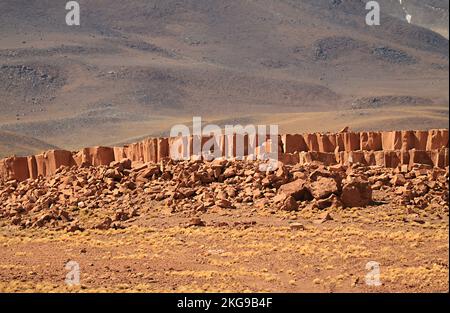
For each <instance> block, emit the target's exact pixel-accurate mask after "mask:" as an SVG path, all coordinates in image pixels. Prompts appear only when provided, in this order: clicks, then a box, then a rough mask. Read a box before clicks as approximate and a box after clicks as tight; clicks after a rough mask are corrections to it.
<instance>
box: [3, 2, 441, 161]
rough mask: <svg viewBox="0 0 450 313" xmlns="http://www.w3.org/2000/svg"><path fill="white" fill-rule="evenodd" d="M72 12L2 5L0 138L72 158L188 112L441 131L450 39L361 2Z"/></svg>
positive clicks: (153, 131) (106, 6) (94, 6)
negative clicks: (73, 17)
mask: <svg viewBox="0 0 450 313" xmlns="http://www.w3.org/2000/svg"><path fill="white" fill-rule="evenodd" d="M423 2H427V1H423ZM431 2H435V1H430V3H431ZM79 3H80V6H81V26H79V27H69V26H67V25H66V24H65V14H66V12H67V11H66V10H65V8H64V3H62V2H61V1H55V0H53V1H51V0H47V1H25V0H18V1H17V0H16V1H12V0H3V1H1V2H0V12H2V13H1V14H0V25H2V26H1V34H2V36H1V37H0V95H1V97H0V130H2V131H8V132H12V133H16V134H21V135H25V136H31V137H34V138H37V139H41V140H44V141H46V142H49V143H51V144H55V145H57V146H61V147H64V148H69V149H70V148H73V149H75V148H78V147H81V146H87V145H98V144H103V145H106V144H114V143H117V142H124V141H127V140H131V139H132V138H137V137H140V136H145V135H158V134H160V133H164V132H167V130H169V129H170V127H171V126H172V125H173V124H174V123H178V122H185V121H189V120H191V118H192V115H194V114H195V115H201V116H202V117H204V118H205V119H207V120H210V121H213V120H219V121H223V122H227V121H234V122H242V123H249V122H254V123H256V122H261V121H265V122H271V123H275V122H277V123H280V122H281V123H280V124H281V130H282V131H283V130H286V131H291V132H292V131H303V130H305V128H306V127H305V126H304V125H303V124H302V123H298V124H292V123H291V124H289V125H288V126H289V127H288V128H286V129H283V124H286V123H284V118H283V114H286V113H290V114H293V115H291V117H295V118H297V119H298V118H300V119H301V118H302V117H303V116H315V118H316V119H319V120H321V119H326V120H328V121H329V122H330V123H329V124H328V125H327V127H328V128H329V130H335V128H336V127H338V126H339V125H340V124H342V123H350V124H352V123H356V124H358V123H359V125H361V123H362V121H364V120H365V119H366V118H367V116H378V114H380V115H379V116H380V118H378V119H376V118H375V119H371V121H372V124H370V125H369V128H384V127H391V125H394V126H395V128H403V127H404V126H408V128H409V124H410V123H409V121H411V119H410V118H408V120H405V116H404V114H402V112H405V111H408V112H410V113H409V114H410V115H412V117H416V118H417V121H416V122H417V123H418V125H424V127H425V128H429V127H445V124H448V109H446V108H444V106H445V105H446V104H447V103H448V87H447V86H448V40H447V39H446V38H444V37H443V36H441V35H439V34H437V33H435V32H433V31H430V30H428V29H426V28H422V27H419V26H416V25H413V24H408V23H407V22H406V21H405V19H404V17H401V16H400V15H396V13H395V10H394V9H395V8H394V7H392V8H391V7H388V6H387V4H386V5H385V3H384V2H383V1H380V3H381V5H382V23H381V25H380V26H377V27H369V26H367V25H366V24H365V14H366V13H367V11H366V10H365V1H362V0H347V1H341V0H314V1H313V0H306V1H294V0H282V1H275V0H258V1H244V0H237V1H232V2H224V1H211V0H188V1H175V0H164V1H163V0H160V1H136V0H132V1H126V2H125V1H118V0H108V1H106V0H89V1H87V0H84V1H83V0H80V1H79ZM386 3H387V2H386ZM407 3H408V2H407ZM383 8H387V9H386V10H388V12H386V11H383ZM444 10H445V8H444ZM446 10H447V12H448V8H446ZM397 16H398V17H397ZM413 21H414V20H413ZM430 28H432V29H434V28H433V27H430ZM386 97H387V98H386ZM380 99H381V100H380ZM383 99H389V101H384V100H383ZM380 103H381V106H382V108H381V109H380ZM391 106H396V109H393V110H392V111H391V110H390V107H391ZM418 106H422V107H423V106H425V108H424V109H423V110H422V109H421V110H418V109H416V108H417V107H418ZM398 108H400V109H398ZM365 110H369V111H365ZM377 110H381V111H382V112H379V111H377ZM418 112H420V113H418ZM436 112H439V113H437V114H436ZM294 113H295V114H294ZM391 113H392V116H390V114H391ZM304 114H305V115H304ZM268 116H269V118H268ZM381 116H384V117H385V118H381ZM360 117H362V119H360ZM333 120H338V122H336V123H333ZM386 120H388V123H387V124H385V121H386ZM408 123H409V124H408ZM315 125H316V126H317V127H322V126H324V125H323V124H322V123H315ZM308 130H311V129H310V128H308ZM313 130H314V129H313ZM2 152H3V154H4V151H2ZM0 154H1V153H0Z"/></svg>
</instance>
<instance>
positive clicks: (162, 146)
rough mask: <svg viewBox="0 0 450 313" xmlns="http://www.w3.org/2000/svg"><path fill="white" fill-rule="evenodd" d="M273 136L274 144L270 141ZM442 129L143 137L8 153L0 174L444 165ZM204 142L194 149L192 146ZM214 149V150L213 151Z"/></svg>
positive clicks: (445, 139)
mask: <svg viewBox="0 0 450 313" xmlns="http://www.w3.org/2000/svg"><path fill="white" fill-rule="evenodd" d="M275 139H278V145H277V146H276V147H274V145H275ZM448 140H449V135H448V129H435V130H430V131H412V130H406V131H384V132H360V133H356V132H350V131H349V130H348V128H347V129H344V130H343V131H341V132H339V133H313V134H286V135H282V136H278V138H270V136H266V138H264V140H261V138H258V136H251V135H223V136H221V137H220V140H217V141H216V140H215V139H214V138H213V137H201V138H199V137H198V138H195V137H193V136H191V137H188V138H182V137H178V138H147V139H145V140H143V141H141V142H137V143H132V144H129V145H125V146H123V147H91V148H84V149H82V150H80V151H77V152H70V151H64V150H52V151H47V152H44V153H42V154H39V155H35V156H29V157H10V158H6V159H3V160H0V179H4V180H9V179H15V180H18V181H23V180H26V179H28V178H32V179H36V178H37V177H39V176H44V177H45V176H49V175H52V174H54V173H55V172H56V170H57V169H58V168H61V167H64V166H65V167H71V166H75V165H76V166H101V165H109V164H110V163H111V162H113V161H121V160H123V159H129V160H131V161H132V162H134V163H136V164H142V163H160V162H162V161H165V160H168V159H170V158H174V157H175V156H179V157H180V159H184V160H189V159H204V160H212V159H214V158H217V157H225V158H236V157H239V156H240V153H238V152H239V151H238V147H241V149H242V151H243V156H244V157H243V158H244V159H247V160H256V159H258V158H259V157H260V156H261V155H263V154H268V153H275V154H278V160H280V161H282V162H283V163H284V164H289V165H294V164H297V163H299V164H309V163H314V162H316V163H322V164H325V165H333V164H355V163H359V164H362V165H365V166H381V167H387V168H396V167H398V166H401V165H406V166H408V167H409V168H412V167H413V166H414V165H415V164H424V165H428V166H430V167H440V168H444V167H447V166H448V165H449V162H448ZM196 143H199V145H200V147H204V146H206V147H207V149H206V150H207V151H206V152H205V151H204V153H203V154H202V153H195V151H196V149H194V145H196ZM217 149H219V151H217Z"/></svg>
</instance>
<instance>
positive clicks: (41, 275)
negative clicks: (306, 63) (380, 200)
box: [0, 204, 449, 292]
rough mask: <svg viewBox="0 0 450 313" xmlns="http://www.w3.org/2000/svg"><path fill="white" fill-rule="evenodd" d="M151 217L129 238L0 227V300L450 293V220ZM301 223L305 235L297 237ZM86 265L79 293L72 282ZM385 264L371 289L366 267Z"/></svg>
mask: <svg viewBox="0 0 450 313" xmlns="http://www.w3.org/2000/svg"><path fill="white" fill-rule="evenodd" d="M163 212H164V211H160V210H159V209H158V208H156V207H155V209H154V212H153V213H149V214H146V215H145V217H139V218H137V219H135V220H131V221H128V222H127V225H129V227H127V228H126V229H123V230H107V231H100V230H86V231H84V232H75V233H66V232H65V231H50V230H45V229H38V230H36V229H28V230H18V229H16V228H11V227H10V226H4V227H1V228H0V247H1V248H0V291H2V292H18V291H21V292H61V291H62V292H67V291H68V292H97V291H110V292H131V291H133V292H186V291H189V292H192V291H193V292H215V291H218V292H219V291H220V292H225V291H229V292H244V291H253V292H448V290H449V289H448V288H449V287H448V279H449V272H448V256H449V254H448V253H449V252H448V251H449V244H448V242H449V241H448V240H449V237H448V236H449V230H448V225H449V224H448V223H449V220H448V214H447V215H446V216H440V215H439V214H437V213H425V212H422V213H421V214H420V217H419V218H418V217H417V216H416V215H414V214H412V215H411V214H408V212H407V211H406V209H405V208H402V207H392V206H391V205H389V204H384V205H379V206H372V207H367V208H365V209H346V210H342V209H331V210H329V211H328V212H329V214H330V215H331V216H332V218H333V220H331V221H326V222H324V223H318V222H317V220H318V219H319V218H320V216H321V215H322V214H323V212H322V211H314V210H307V209H306V210H302V211H301V212H297V213H296V212H294V213H286V212H275V211H274V212H270V211H269V212H261V213H258V210H254V209H253V210H252V208H251V207H249V208H247V209H236V210H220V209H219V210H215V211H210V212H208V213H205V214H204V215H202V219H203V220H204V221H205V223H206V226H204V227H193V226H190V227H187V226H186V225H187V223H188V222H189V218H187V217H185V216H183V214H182V213H174V214H169V213H163ZM291 223H301V224H303V225H304V229H303V230H301V229H300V230H299V229H297V230H296V229H291V227H290V226H289V225H290V224H291ZM69 261H76V262H78V263H79V266H80V274H81V275H80V284H81V285H79V286H72V287H69V286H68V285H66V283H65V279H66V275H67V274H68V273H69V270H66V269H65V265H66V263H67V262H69ZM369 261H376V262H378V263H379V264H380V274H381V276H380V279H381V283H382V285H381V286H378V287H376V286H368V285H366V283H365V277H366V275H367V273H368V270H367V269H366V264H367V263H368V262H369Z"/></svg>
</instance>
